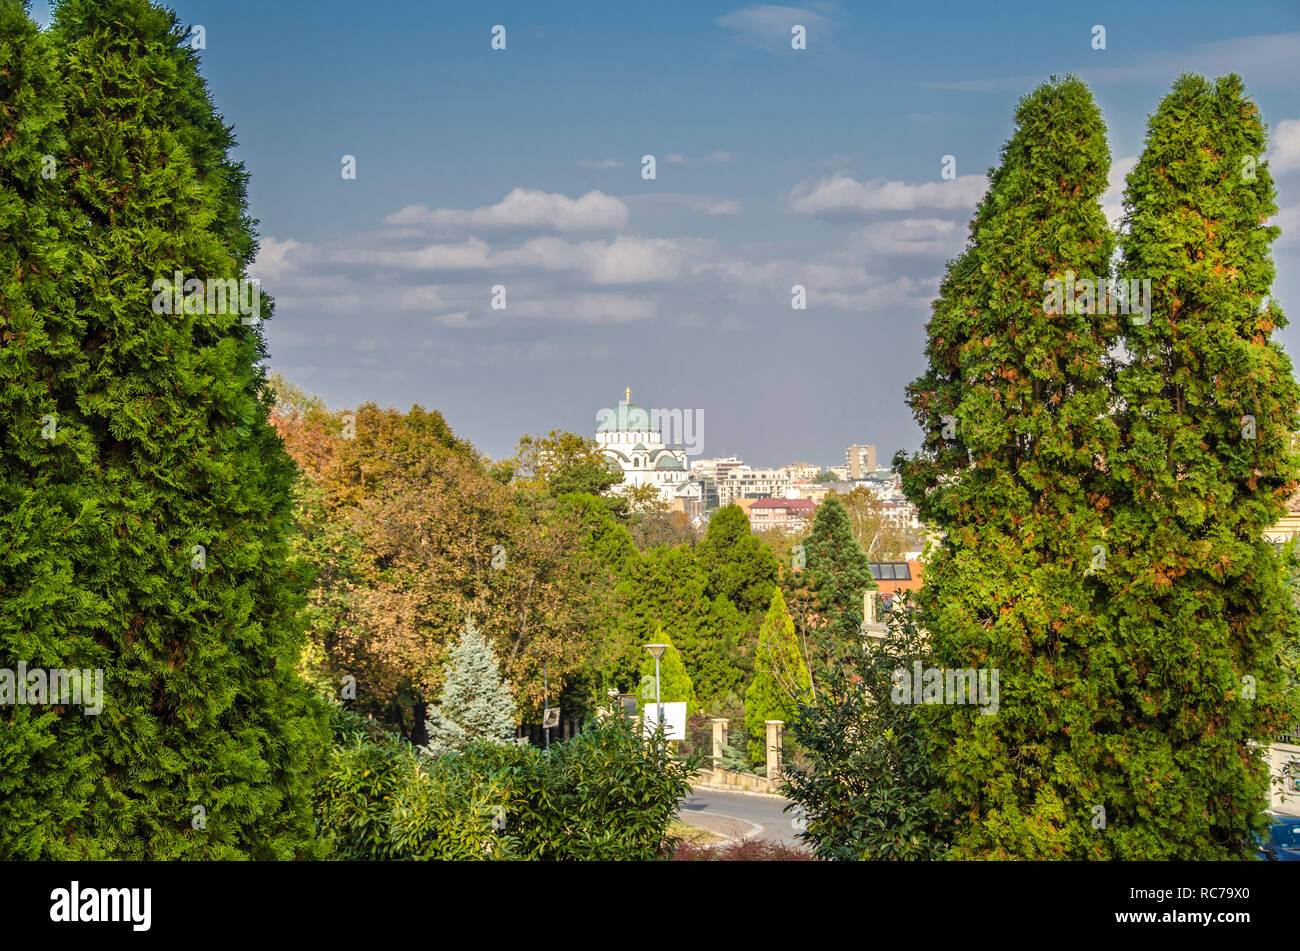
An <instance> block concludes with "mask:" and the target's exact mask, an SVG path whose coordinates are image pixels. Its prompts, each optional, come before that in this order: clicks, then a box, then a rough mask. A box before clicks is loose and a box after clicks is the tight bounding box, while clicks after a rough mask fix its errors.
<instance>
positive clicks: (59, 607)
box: [0, 0, 105, 858]
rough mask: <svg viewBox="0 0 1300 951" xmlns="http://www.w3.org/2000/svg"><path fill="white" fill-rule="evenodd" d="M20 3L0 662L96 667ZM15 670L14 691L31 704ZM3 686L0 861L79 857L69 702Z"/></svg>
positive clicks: (9, 245) (66, 319) (5, 148)
mask: <svg viewBox="0 0 1300 951" xmlns="http://www.w3.org/2000/svg"><path fill="white" fill-rule="evenodd" d="M25 7H26V4H25V3H22V2H20V0H0V539H3V541H0V668H2V669H4V670H5V671H8V672H12V675H13V676H14V677H15V678H16V677H17V675H18V672H19V671H20V669H21V668H20V667H19V665H20V664H22V665H24V666H26V667H30V668H35V669H39V670H48V669H55V670H57V669H77V670H83V669H93V668H95V667H99V666H102V663H103V659H104V657H105V651H104V649H103V648H102V647H101V646H100V645H99V644H98V643H97V641H96V639H95V637H94V636H93V629H94V627H95V626H96V624H97V623H98V620H97V619H98V618H99V616H100V613H101V611H102V610H103V608H104V603H103V601H102V595H101V593H98V592H93V591H89V590H87V589H86V588H85V587H84V586H83V585H81V584H79V583H78V576H79V574H80V573H81V572H80V569H79V565H81V564H84V562H85V560H86V558H87V556H88V554H89V552H90V550H91V547H92V545H93V544H94V536H95V525H96V521H97V517H96V510H95V504H94V500H93V498H92V496H91V494H90V493H89V492H88V491H87V484H86V478H85V475H84V462H85V460H86V459H87V458H89V457H90V454H91V453H92V452H93V448H92V447H91V446H90V445H89V443H88V441H87V440H86V439H85V438H84V436H82V435H81V434H78V433H76V432H75V431H70V430H69V429H68V427H67V426H66V425H61V423H66V419H65V418H62V417H61V416H60V412H61V411H62V410H63V409H64V408H66V407H70V406H74V405H75V396H76V381H77V380H78V379H79V378H80V377H81V376H82V375H83V374H84V372H85V370H86V366H87V363H88V360H87V357H86V355H85V354H84V352H83V351H82V348H81V333H80V329H81V328H82V327H84V323H83V322H79V321H78V319H77V317H76V316H75V315H74V313H73V308H72V306H71V296H70V295H69V294H68V293H67V292H66V287H67V284H68V280H67V275H68V274H69V272H70V267H71V265H72V261H73V258H74V253H73V250H72V247H71V245H70V242H69V239H68V236H69V233H70V232H72V231H73V230H74V228H73V222H75V221H79V219H78V218H77V217H76V216H75V215H73V214H72V213H71V212H70V210H69V209H68V208H67V207H66V205H65V203H64V196H63V192H62V182H63V181H66V177H67V174H68V168H67V164H66V151H65V149H64V147H63V143H62V137H61V132H60V125H59V120H60V118H61V99H62V91H61V90H60V89H59V87H58V83H57V79H56V73H55V69H54V65H53V61H52V58H51V56H52V54H51V51H50V49H49V44H48V43H47V42H46V38H45V37H44V36H43V35H42V34H41V33H40V32H39V31H38V30H37V28H36V26H35V24H34V23H32V22H31V20H30V19H28V17H27V13H26V10H25ZM26 680H27V678H26V676H24V677H23V682H22V683H21V684H18V683H14V684H11V685H7V686H10V687H13V688H16V689H15V693H16V692H17V690H18V689H21V692H22V696H23V699H26V698H27V689H26V688H27V682H26ZM5 692H6V689H5V686H0V858H36V857H41V856H45V857H49V858H76V857H79V856H80V854H81V852H80V851H79V850H78V849H77V848H76V847H75V845H73V844H71V843H69V842H68V840H67V837H66V835H65V830H66V829H67V828H68V826H69V824H70V823H73V822H75V821H76V819H77V817H78V816H80V815H81V814H83V813H84V811H85V810H86V809H87V802H88V800H89V799H90V797H91V796H92V795H93V794H94V791H95V784H94V782H93V780H92V778H91V770H90V768H89V767H90V753H89V747H90V731H89V730H87V729H86V727H87V726H88V723H87V722H86V718H85V717H84V715H83V713H82V712H81V708H79V707H73V706H64V705H60V704H46V703H39V704H28V703H20V702H18V697H17V696H8V697H5V696H3V694H4V693H5Z"/></svg>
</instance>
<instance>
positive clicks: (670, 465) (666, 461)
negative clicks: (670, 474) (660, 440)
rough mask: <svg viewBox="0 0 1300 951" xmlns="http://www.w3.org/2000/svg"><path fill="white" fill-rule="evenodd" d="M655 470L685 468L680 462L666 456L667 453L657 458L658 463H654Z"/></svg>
mask: <svg viewBox="0 0 1300 951" xmlns="http://www.w3.org/2000/svg"><path fill="white" fill-rule="evenodd" d="M655 468H656V469H685V468H686V467H685V466H683V465H682V463H681V460H679V459H677V458H676V457H675V456H670V455H668V453H664V454H663V455H662V456H660V457H659V461H658V462H657V463H655Z"/></svg>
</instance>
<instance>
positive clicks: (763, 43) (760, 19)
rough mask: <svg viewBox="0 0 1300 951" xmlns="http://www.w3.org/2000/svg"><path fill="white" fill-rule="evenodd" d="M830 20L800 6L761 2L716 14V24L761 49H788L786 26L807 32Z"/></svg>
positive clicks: (788, 30) (788, 29)
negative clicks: (756, 4) (719, 14)
mask: <svg viewBox="0 0 1300 951" xmlns="http://www.w3.org/2000/svg"><path fill="white" fill-rule="evenodd" d="M830 22H831V21H830V20H828V19H826V17H824V16H821V15H820V14H817V13H813V12H812V11H811V10H805V9H803V8H801V7H782V6H776V5H773V4H763V5H760V6H754V7H744V8H742V9H740V10H733V11H731V12H730V13H727V14H724V15H723V16H720V17H718V26H721V27H725V28H726V29H729V30H735V31H736V33H737V34H738V35H739V38H740V39H741V40H743V41H745V42H747V43H750V44H751V45H754V46H758V47H761V48H763V49H769V50H774V49H786V50H788V49H790V48H791V47H790V37H791V33H790V29H791V28H792V27H794V26H795V25H796V24H798V25H800V26H803V27H805V28H806V29H807V30H808V33H809V34H810V35H811V34H812V33H813V32H814V29H815V28H817V27H821V26H823V25H824V24H829V23H830Z"/></svg>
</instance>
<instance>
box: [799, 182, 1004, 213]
mask: <svg viewBox="0 0 1300 951" xmlns="http://www.w3.org/2000/svg"><path fill="white" fill-rule="evenodd" d="M987 188H988V180H987V179H986V178H985V177H984V176H983V175H959V176H958V177H957V178H954V179H951V180H949V181H942V182H924V183H922V184H920V185H909V184H907V183H906V182H891V181H886V180H885V179H883V178H873V179H871V180H869V181H866V182H859V181H857V180H856V179H854V178H851V177H849V176H848V175H844V174H836V175H832V176H831V177H830V178H823V179H821V180H820V181H818V182H816V183H815V184H811V185H810V184H809V183H807V182H805V183H803V184H802V185H800V186H799V187H797V188H796V189H795V190H794V191H792V192H791V193H790V205H791V207H792V208H793V209H794V210H795V211H797V212H799V213H800V214H805V215H820V214H836V213H845V212H868V211H912V210H913V209H916V208H939V209H950V210H970V209H973V208H974V207H975V205H976V204H977V203H978V202H979V200H980V198H982V197H983V196H984V191H985V189H987Z"/></svg>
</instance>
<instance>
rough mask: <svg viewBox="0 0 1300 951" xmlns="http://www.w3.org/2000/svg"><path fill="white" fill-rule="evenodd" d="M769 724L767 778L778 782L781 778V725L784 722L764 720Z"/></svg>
mask: <svg viewBox="0 0 1300 951" xmlns="http://www.w3.org/2000/svg"><path fill="white" fill-rule="evenodd" d="M763 722H764V723H766V724H767V778H768V780H769V781H771V782H776V780H777V779H778V778H780V776H781V725H782V724H783V723H785V721H784V720H764V721H763Z"/></svg>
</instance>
